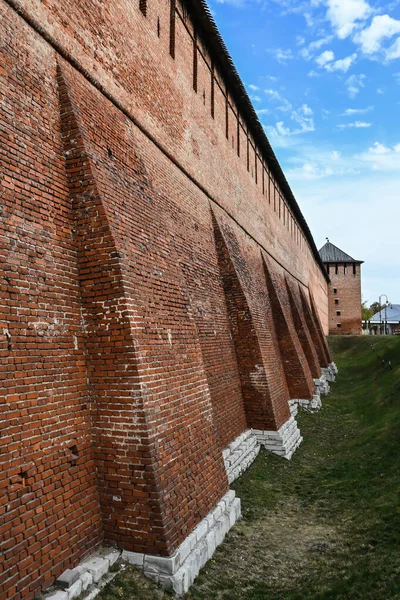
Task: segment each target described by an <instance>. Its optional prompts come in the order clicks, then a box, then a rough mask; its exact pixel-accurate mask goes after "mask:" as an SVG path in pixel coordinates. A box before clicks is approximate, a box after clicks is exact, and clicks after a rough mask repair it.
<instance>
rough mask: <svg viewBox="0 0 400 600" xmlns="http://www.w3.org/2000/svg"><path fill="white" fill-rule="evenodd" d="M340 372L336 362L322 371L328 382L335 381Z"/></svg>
mask: <svg viewBox="0 0 400 600" xmlns="http://www.w3.org/2000/svg"><path fill="white" fill-rule="evenodd" d="M338 372H339V371H338V368H337V366H336V365H335V363H334V362H332V363H331V364H330V365H329V366H328V367H326V368H323V369H322V374H323V375H325V377H326V380H327V381H335V379H336V375H337V374H338Z"/></svg>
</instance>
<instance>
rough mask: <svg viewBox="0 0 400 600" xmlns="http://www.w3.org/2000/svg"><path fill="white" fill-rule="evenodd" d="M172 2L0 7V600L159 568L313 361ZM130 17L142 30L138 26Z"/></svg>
mask: <svg viewBox="0 0 400 600" xmlns="http://www.w3.org/2000/svg"><path fill="white" fill-rule="evenodd" d="M185 6H186V5H182V4H181V3H180V2H176V3H175V2H167V1H165V0H148V1H147V4H146V10H145V11H144V10H143V6H142V4H140V3H139V2H138V1H136V0H135V1H134V0H132V1H131V0H129V1H128V2H125V3H123V4H122V3H120V2H118V1H117V0H110V1H109V2H107V3H105V4H102V5H101V6H100V5H99V3H98V2H95V0H81V1H80V2H74V1H72V0H63V1H62V2H61V0H49V1H47V2H41V1H40V0H0V40H1V53H0V100H1V102H0V128H1V135H2V144H1V145H0V239H1V242H0V321H1V327H0V356H1V365H0V377H1V389H2V393H1V397H0V408H1V423H2V431H1V437H0V446H1V447H0V450H1V452H0V463H1V469H0V598H1V600H3V599H4V600H6V599H9V598H10V599H13V600H21V599H22V598H24V599H27V600H32V599H33V597H34V596H35V595H37V594H38V593H39V592H40V591H41V590H44V589H46V588H47V587H48V586H49V585H51V584H52V583H53V582H54V580H55V579H56V578H57V576H59V575H60V573H62V572H63V571H64V570H65V569H66V568H70V567H73V566H75V565H76V564H77V563H78V562H79V561H80V560H82V558H84V557H85V556H87V555H89V554H90V553H91V552H93V551H94V550H95V549H96V548H97V547H98V546H99V545H100V544H101V543H102V542H103V541H104V540H106V541H107V542H108V543H111V544H112V545H115V546H119V547H121V548H123V549H126V550H130V551H134V552H145V553H146V554H149V555H163V556H170V555H171V554H172V553H173V552H174V551H175V549H176V548H177V547H178V546H179V544H180V543H181V542H182V541H183V540H184V539H185V538H186V536H187V535H188V534H189V533H190V532H191V531H192V530H193V528H194V527H195V526H196V525H197V524H198V523H199V522H200V521H201V520H202V519H203V518H204V517H205V516H206V515H207V514H208V512H209V511H210V510H211V509H212V508H213V507H214V506H215V505H216V504H217V502H218V501H219V500H220V499H221V498H222V497H223V496H224V494H225V493H226V492H227V489H228V481H227V477H226V473H225V468H224V462H223V458H222V450H223V449H224V448H226V447H227V446H228V445H229V443H231V442H232V441H233V440H234V439H236V437H237V436H239V435H240V434H241V433H243V432H244V431H246V430H247V429H248V428H249V427H254V428H257V429H261V430H271V429H272V430H277V429H279V427H280V426H281V425H282V424H284V423H285V422H286V421H287V420H288V419H289V417H290V411H289V404H288V401H289V399H290V398H291V397H293V396H294V395H295V396H296V397H303V398H307V397H311V393H312V377H315V376H316V375H319V373H320V369H321V367H325V366H327V365H328V364H329V362H330V360H331V357H330V354H329V349H328V346H327V344H326V340H325V337H324V334H325V333H327V329H328V300H327V299H328V286H327V281H326V277H325V274H324V273H323V272H322V270H321V268H320V266H319V264H318V263H317V262H316V259H315V256H314V254H313V251H312V249H311V247H310V246H309V243H308V241H307V239H306V236H305V234H304V232H303V231H302V229H301V226H300V225H299V224H298V222H297V221H296V219H295V217H294V214H293V212H292V210H291V207H290V204H289V202H288V200H287V199H286V198H285V197H284V195H283V193H282V190H281V189H280V187H279V185H278V183H277V181H276V179H275V177H274V175H273V172H272V171H273V169H271V167H270V165H269V164H268V159H267V157H265V156H264V155H263V154H262V152H261V151H260V149H259V148H257V147H256V144H255V142H254V136H253V134H252V132H251V128H249V126H248V123H246V121H245V119H244V117H243V115H241V114H240V110H239V109H238V105H239V101H237V99H235V92H234V91H233V90H230V89H229V86H227V83H226V79H225V77H224V73H223V71H222V69H221V68H220V66H219V64H218V60H217V57H213V56H211V55H210V51H209V49H208V44H207V36H206V35H205V34H204V32H202V31H201V27H200V26H199V25H198V24H197V25H196V26H195V24H194V23H193V22H192V21H191V19H190V17H189V12H188V11H187V10H186V8H185ZM141 8H142V10H141Z"/></svg>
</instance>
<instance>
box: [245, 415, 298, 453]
mask: <svg viewBox="0 0 400 600" xmlns="http://www.w3.org/2000/svg"><path fill="white" fill-rule="evenodd" d="M253 433H254V434H255V435H256V437H257V441H258V443H259V444H261V445H262V446H264V448H265V449H266V450H270V451H271V452H274V454H278V456H282V457H283V458H286V459H287V460H290V459H291V458H292V456H293V453H294V452H295V451H296V450H297V448H298V447H299V446H300V444H301V442H302V441H303V438H302V437H301V434H300V429H299V428H298V427H297V423H296V419H295V418H294V417H293V416H291V417H290V419H289V420H288V421H286V423H284V424H283V425H282V427H281V428H280V429H279V431H261V430H258V429H253Z"/></svg>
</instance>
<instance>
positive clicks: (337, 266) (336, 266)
mask: <svg viewBox="0 0 400 600" xmlns="http://www.w3.org/2000/svg"><path fill="white" fill-rule="evenodd" d="M338 273H339V265H338V264H337V263H336V264H335V275H337V274H338Z"/></svg>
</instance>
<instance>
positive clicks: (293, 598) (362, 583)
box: [99, 337, 400, 600]
mask: <svg viewBox="0 0 400 600" xmlns="http://www.w3.org/2000/svg"><path fill="white" fill-rule="evenodd" d="M371 344H372V345H373V346H374V348H375V350H373V349H372V348H371ZM331 345H332V348H333V352H334V355H335V360H336V362H337V365H338V367H339V370H340V374H339V377H338V382H337V383H336V384H334V386H333V393H332V394H331V395H330V396H329V397H328V398H327V399H325V400H324V407H323V411H322V412H321V413H320V414H317V415H311V414H307V413H301V414H300V415H299V417H298V421H299V425H300V428H301V430H302V433H303V435H304V440H305V441H304V442H303V445H302V446H301V448H300V449H299V450H298V451H297V453H296V454H295V456H294V457H293V459H292V461H291V462H287V461H284V460H282V459H280V458H278V457H276V456H274V455H272V454H267V453H266V452H261V453H260V455H259V457H258V458H257V460H256V462H255V463H254V464H253V466H252V467H251V469H250V470H249V471H248V472H247V473H246V475H245V476H243V477H242V478H241V479H240V480H238V481H237V482H236V483H235V485H234V487H235V489H236V491H237V495H238V496H239V497H240V498H241V499H242V507H243V516H244V519H243V520H242V521H241V522H240V523H239V524H238V525H237V526H236V527H235V528H233V529H232V530H231V532H230V533H229V535H228V536H227V539H226V543H225V544H224V545H223V546H222V547H220V548H219V549H218V550H217V552H216V554H215V557H214V558H213V559H212V560H211V561H210V562H209V563H208V564H207V565H206V567H205V568H204V569H203V570H202V572H201V574H200V576H199V577H198V579H197V580H196V582H195V584H194V586H193V587H192V588H191V590H190V593H189V594H188V595H187V598H191V599H193V600H205V599H216V600H228V599H229V600H242V599H246V600H261V599H268V600H278V599H279V600H281V599H284V600H300V599H302V600H306V599H308V598H312V599H324V600H328V599H339V598H343V599H344V598H346V599H361V598H362V599H373V600H378V599H387V598H400V503H399V491H400V475H399V473H400V338H395V337H393V338H386V339H385V338H382V339H378V338H348V337H343V338H332V339H331ZM384 359H385V360H386V361H387V360H389V359H390V360H391V361H392V363H393V370H392V371H389V370H388V368H387V367H384V366H383V364H382V360H384ZM167 597H170V596H168V595H167V594H164V593H163V592H161V591H160V590H158V589H157V587H156V586H154V585H153V584H152V583H147V582H144V580H143V578H142V577H141V575H139V574H138V573H137V572H136V571H134V570H133V569H127V570H126V571H125V573H124V574H121V575H118V576H117V578H116V580H115V581H114V582H113V583H112V584H111V585H110V586H108V588H106V589H105V590H104V592H103V593H102V594H101V596H100V597H99V599H101V600H116V599H119V600H128V599H129V600H131V599H136V598H141V599H142V600H153V599H156V598H157V599H161V598H167Z"/></svg>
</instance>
